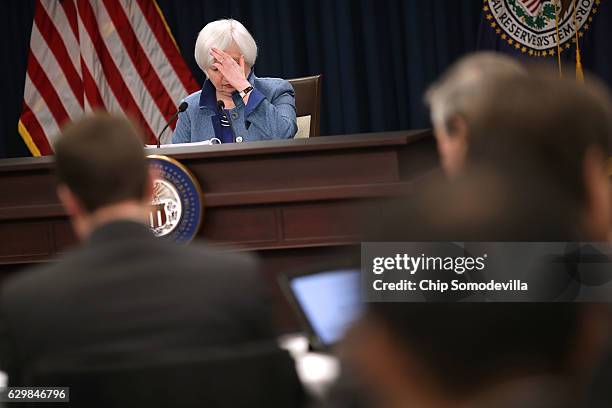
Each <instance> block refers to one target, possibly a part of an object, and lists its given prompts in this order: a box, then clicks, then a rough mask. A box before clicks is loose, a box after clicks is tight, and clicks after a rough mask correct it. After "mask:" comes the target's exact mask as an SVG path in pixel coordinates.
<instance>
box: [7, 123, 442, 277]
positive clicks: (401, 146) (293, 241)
mask: <svg viewBox="0 0 612 408" xmlns="http://www.w3.org/2000/svg"><path fill="white" fill-rule="evenodd" d="M150 153H151V154H164V155H168V156H171V157H173V158H175V159H177V160H179V161H180V162H181V163H183V164H184V165H186V166H187V167H188V168H189V169H190V170H191V171H192V172H193V173H194V175H195V177H196V178H197V179H198V181H199V182H200V185H201V186H202V190H203V192H204V204H205V210H204V220H203V223H202V226H201V229H200V233H199V236H198V238H204V239H207V240H211V241H215V242H219V243H223V244H230V245H234V246H238V247H239V248H241V249H245V250H255V251H257V252H258V253H259V254H260V255H261V257H262V261H263V264H264V269H265V270H266V271H270V275H269V276H271V279H272V277H273V276H274V275H275V273H276V272H278V271H279V270H282V269H284V268H293V267H300V266H302V265H305V264H308V263H311V262H313V261H325V260H328V259H333V258H334V257H337V256H338V253H339V251H340V252H341V251H342V250H344V249H345V248H346V246H347V245H350V244H355V243H358V242H359V240H360V233H361V231H362V225H363V223H362V221H363V220H372V219H375V217H376V214H377V212H378V213H379V211H382V209H381V208H380V206H379V205H378V204H379V203H378V201H377V200H378V199H380V198H383V197H393V196H398V195H403V194H407V193H409V192H410V191H411V188H412V186H413V183H414V181H415V180H417V179H418V178H419V177H422V176H424V175H425V174H427V173H429V172H430V171H431V170H433V169H435V168H436V167H437V165H438V161H437V154H436V151H435V143H434V140H433V138H432V137H431V133H430V132H429V131H401V132H391V133H374V134H361V135H345V136H329V137H319V138H313V139H296V140H285V141H267V142H251V143H243V144H231V145H229V144H228V145H214V146H189V147H172V146H170V147H164V148H162V149H159V150H157V149H154V150H151V151H150ZM109 154H112V152H109ZM0 191H2V193H1V194H0V236H1V237H2V241H3V243H2V245H0V272H5V273H9V272H13V271H14V270H16V269H19V268H20V267H23V266H26V265H30V264H32V263H37V262H46V261H48V260H49V259H51V258H53V257H54V256H56V255H57V254H60V253H62V252H64V251H66V249H68V248H70V247H71V246H72V245H74V244H75V237H74V235H73V232H72V229H71V227H70V224H69V222H68V219H67V217H66V214H65V212H64V210H63V208H62V207H61V205H60V203H59V201H58V199H57V197H56V195H55V184H54V176H53V158H52V157H42V158H22V159H7V160H0Z"/></svg>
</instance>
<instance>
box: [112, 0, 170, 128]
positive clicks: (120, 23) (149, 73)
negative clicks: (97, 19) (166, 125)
mask: <svg viewBox="0 0 612 408" xmlns="http://www.w3.org/2000/svg"><path fill="white" fill-rule="evenodd" d="M103 2H104V5H105V7H106V10H107V12H108V15H109V17H110V19H111V20H112V22H113V24H114V25H115V28H116V30H117V33H118V34H119V37H120V38H121V41H122V42H123V46H124V48H125V50H126V51H127V55H128V56H129V57H130V58H131V59H132V63H133V64H134V67H135V68H136V72H138V75H140V78H141V79H142V81H143V82H144V85H145V87H146V88H147V90H148V91H149V93H150V94H151V95H152V96H153V101H154V102H155V104H156V105H157V107H158V108H159V110H160V112H161V113H162V114H163V112H167V114H166V115H165V119H166V121H167V120H168V119H170V117H171V116H172V113H171V112H172V110H173V108H174V106H175V104H174V102H173V101H172V98H170V95H169V94H168V92H166V89H165V88H164V86H163V85H162V83H161V81H160V80H159V78H158V76H157V73H156V72H155V69H154V68H153V66H152V65H151V62H150V61H149V57H148V56H147V54H146V53H145V52H144V50H143V49H142V47H141V46H140V43H139V42H138V38H137V37H136V33H134V30H133V29H132V25H131V24H130V20H128V18H127V16H126V14H125V11H124V10H123V7H121V4H119V2H118V0H103ZM162 127H163V125H162ZM160 130H161V129H160Z"/></svg>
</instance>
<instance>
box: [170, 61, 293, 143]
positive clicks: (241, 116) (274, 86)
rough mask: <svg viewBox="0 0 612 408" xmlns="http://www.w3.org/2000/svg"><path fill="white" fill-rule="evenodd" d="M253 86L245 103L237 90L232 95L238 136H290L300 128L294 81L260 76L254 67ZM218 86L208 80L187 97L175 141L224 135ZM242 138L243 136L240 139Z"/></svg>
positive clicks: (259, 138) (250, 78)
mask: <svg viewBox="0 0 612 408" xmlns="http://www.w3.org/2000/svg"><path fill="white" fill-rule="evenodd" d="M247 80H248V81H249V82H250V83H251V85H252V86H253V88H254V89H253V91H251V94H250V95H249V100H248V102H247V105H246V106H245V104H244V102H243V101H242V98H241V97H240V95H238V93H237V92H235V93H234V95H232V99H233V100H234V104H235V105H236V107H235V108H233V109H231V110H230V116H231V119H232V123H233V127H234V132H235V133H236V139H237V140H242V141H255V140H272V139H291V138H293V136H295V133H296V132H297V123H296V117H295V95H294V91H293V87H292V86H291V84H290V83H289V82H287V81H285V80H283V79H278V78H257V77H256V76H255V74H254V73H253V71H251V74H250V75H249V77H248V78H247ZM215 91H216V90H215V87H214V86H213V85H212V83H211V82H210V81H209V80H206V82H204V86H203V87H202V90H201V91H198V92H195V93H192V94H191V95H189V96H187V97H186V98H185V99H184V101H185V102H187V103H188V104H189V106H188V107H187V110H185V111H184V112H182V113H180V114H179V116H178V121H177V123H176V129H175V130H174V134H173V135H172V143H190V142H200V141H204V140H209V139H211V138H213V137H217V138H218V139H221V137H220V135H221V122H220V118H219V116H218V114H217V101H216V94H215ZM240 138H242V139H240Z"/></svg>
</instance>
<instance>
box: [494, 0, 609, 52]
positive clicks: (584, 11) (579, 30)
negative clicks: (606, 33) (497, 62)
mask: <svg viewBox="0 0 612 408" xmlns="http://www.w3.org/2000/svg"><path fill="white" fill-rule="evenodd" d="M600 3H601V0H484V6H483V10H484V12H485V18H486V19H487V21H488V22H489V24H490V26H491V28H492V29H493V30H495V33H496V34H497V35H499V36H500V37H501V39H502V40H503V41H505V42H507V43H508V45H510V46H512V47H514V48H515V49H516V50H517V51H520V52H522V53H523V54H528V55H530V56H537V57H549V56H554V55H556V54H557V53H558V51H559V50H560V51H564V50H567V49H569V48H571V46H572V43H575V42H576V34H577V35H578V40H579V41H580V38H581V37H582V36H583V35H584V32H585V31H586V30H588V29H589V28H590V25H591V23H592V22H593V16H594V15H595V14H596V13H597V11H598V10H597V7H598V6H599V4H600Z"/></svg>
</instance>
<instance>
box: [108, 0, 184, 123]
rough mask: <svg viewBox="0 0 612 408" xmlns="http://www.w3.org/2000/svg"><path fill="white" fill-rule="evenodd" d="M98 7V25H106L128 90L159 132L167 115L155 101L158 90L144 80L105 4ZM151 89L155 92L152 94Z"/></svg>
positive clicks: (145, 116)
mask: <svg viewBox="0 0 612 408" xmlns="http://www.w3.org/2000/svg"><path fill="white" fill-rule="evenodd" d="M97 7H98V8H97V10H96V18H97V22H98V25H99V26H100V27H106V30H105V33H104V34H105V35H104V38H103V39H104V43H105V44H106V48H107V50H108V52H109V55H110V56H111V58H112V60H113V62H114V63H115V65H116V66H117V67H119V66H120V67H121V75H122V77H123V78H122V79H123V80H124V82H125V84H126V88H127V92H128V93H130V94H131V95H132V97H133V98H134V100H135V101H136V103H137V105H138V108H139V110H140V112H141V113H142V115H143V117H144V119H145V120H146V122H147V125H148V126H149V127H150V128H151V130H152V132H153V133H154V134H157V133H158V132H159V131H160V130H161V128H162V127H163V126H164V125H165V123H166V119H165V117H164V116H165V115H164V114H162V111H161V110H160V109H159V106H158V104H156V103H155V97H158V92H157V91H156V90H150V88H149V87H148V86H147V84H146V83H145V82H144V81H143V80H142V78H141V76H140V74H139V72H138V68H137V67H136V65H137V64H134V62H133V60H132V58H131V57H130V56H129V53H128V51H127V49H126V47H125V46H124V44H123V42H122V40H121V38H120V36H119V33H118V32H117V29H116V27H115V25H114V23H113V22H112V20H111V17H110V16H109V14H108V11H107V9H106V7H105V6H104V5H103V4H97ZM145 58H146V56H145ZM151 91H153V92H154V93H153V94H151ZM172 110H173V107H172V105H171V107H170V111H172ZM170 114H171V112H170Z"/></svg>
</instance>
